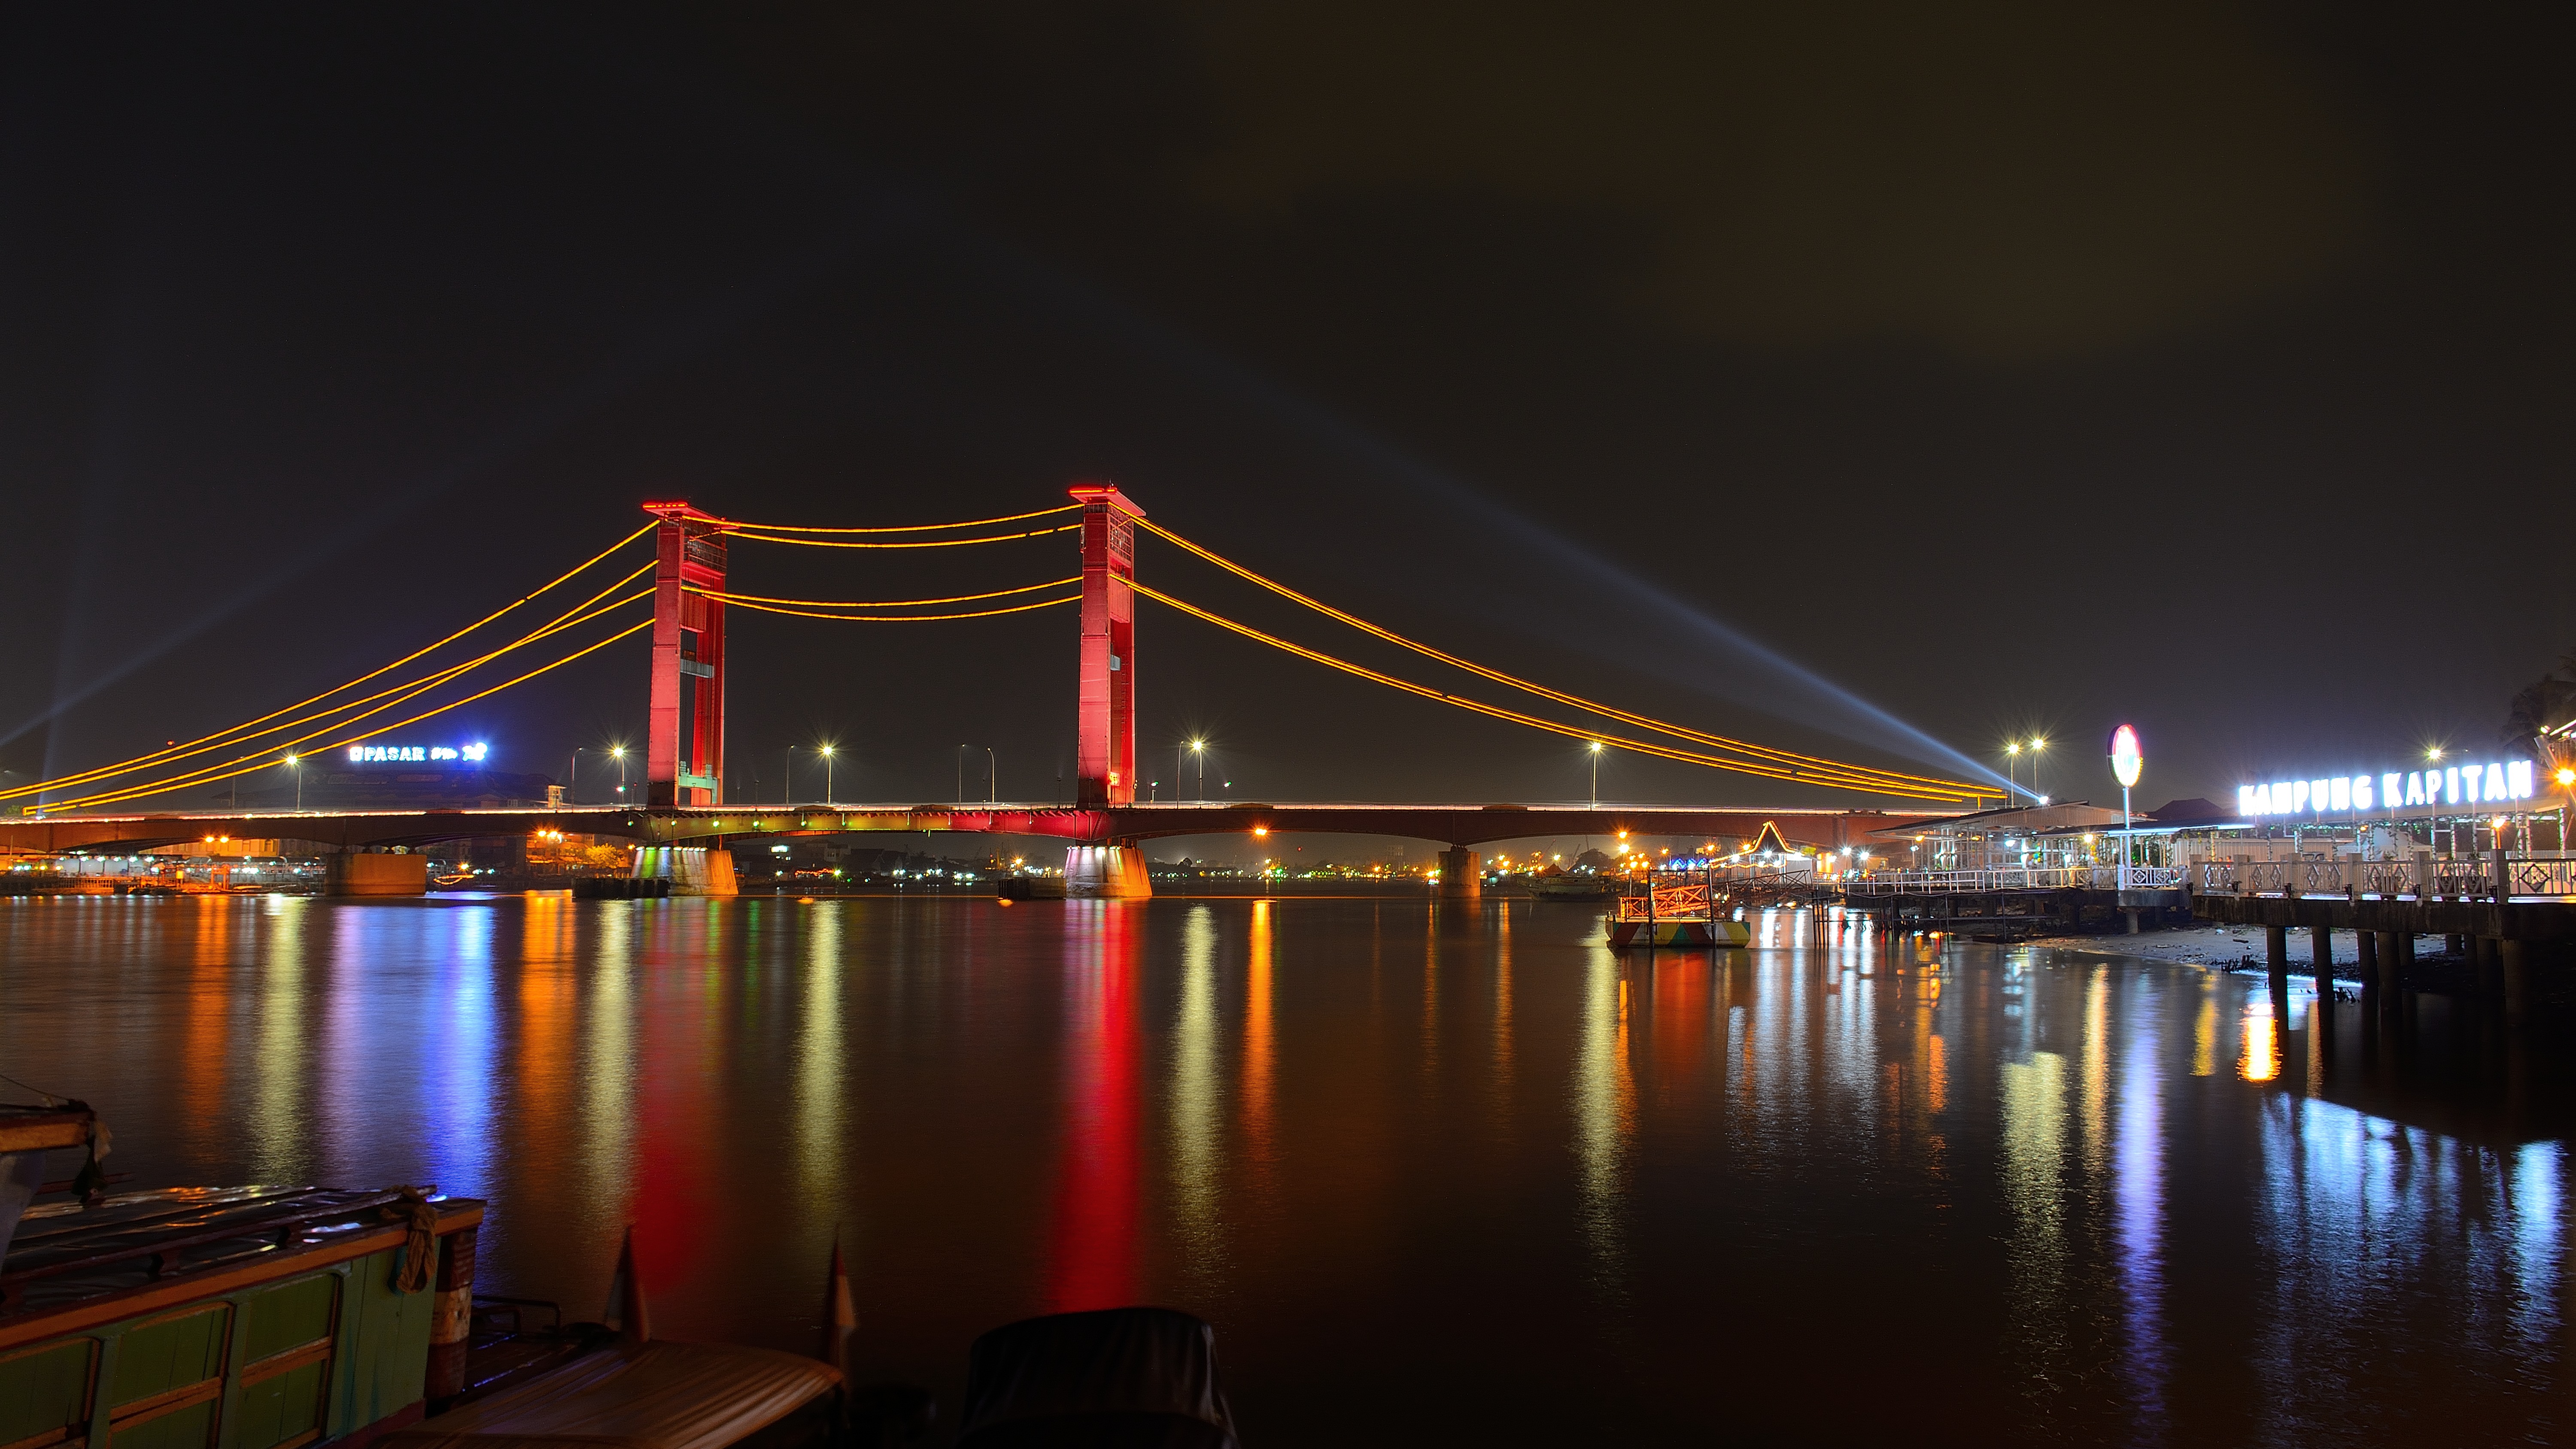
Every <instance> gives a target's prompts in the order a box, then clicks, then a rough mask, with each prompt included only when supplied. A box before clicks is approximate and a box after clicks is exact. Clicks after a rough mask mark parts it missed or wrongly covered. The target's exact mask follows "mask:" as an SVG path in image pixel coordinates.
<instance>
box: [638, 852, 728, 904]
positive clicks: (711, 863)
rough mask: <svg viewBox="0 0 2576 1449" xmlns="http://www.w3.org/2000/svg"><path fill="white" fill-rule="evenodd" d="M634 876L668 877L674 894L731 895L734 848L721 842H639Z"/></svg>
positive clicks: (652, 878) (645, 877) (651, 878)
mask: <svg viewBox="0 0 2576 1449" xmlns="http://www.w3.org/2000/svg"><path fill="white" fill-rule="evenodd" d="M634 875H635V878H636V879H637V880H667V881H669V882H670V883H671V894H673V895H675V896H730V895H739V894H740V893H741V892H740V891H739V889H738V888H737V887H736V886H735V884H734V876H733V852H732V851H730V850H727V849H725V848H724V847H722V846H715V847H712V848H710V847H707V846H703V845H642V846H637V847H636V849H635V869H634Z"/></svg>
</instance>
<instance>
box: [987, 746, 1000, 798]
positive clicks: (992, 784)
mask: <svg viewBox="0 0 2576 1449" xmlns="http://www.w3.org/2000/svg"><path fill="white" fill-rule="evenodd" d="M984 803H985V804H987V805H999V804H1001V803H1002V757H1001V756H999V755H997V754H994V753H993V747H992V746H991V745H986V746H985V747H984Z"/></svg>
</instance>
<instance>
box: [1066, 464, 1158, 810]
mask: <svg viewBox="0 0 2576 1449" xmlns="http://www.w3.org/2000/svg"><path fill="white" fill-rule="evenodd" d="M1068 491H1070V492H1071V493H1072V494H1073V496H1074V497H1075V498H1076V499H1078V500H1080V502H1081V503H1082V505H1083V509H1082V680H1081V684H1080V686H1079V689H1078V693H1077V706H1076V718H1075V725H1074V731H1075V733H1074V739H1075V744H1074V777H1075V780H1076V790H1075V795H1074V799H1075V802H1076V803H1078V804H1081V805H1086V806H1090V805H1129V804H1133V803H1135V799H1136V590H1135V589H1134V588H1133V587H1131V585H1132V584H1133V583H1134V581H1135V578H1136V520H1137V519H1139V518H1142V517H1144V516H1145V511H1144V510H1143V509H1141V508H1138V507H1137V506H1136V505H1135V504H1133V503H1130V502H1128V501H1127V499H1126V498H1125V496H1123V495H1122V494H1120V493H1119V491H1118V489H1117V488H1116V487H1115V486H1114V485H1112V484H1108V483H1077V484H1075V485H1074V486H1073V487H1072V488H1071V489H1070V490H1068Z"/></svg>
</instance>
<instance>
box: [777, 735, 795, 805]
mask: <svg viewBox="0 0 2576 1449" xmlns="http://www.w3.org/2000/svg"><path fill="white" fill-rule="evenodd" d="M778 796H779V799H778V803H779V804H781V805H784V806H787V807H788V808H790V809H793V808H795V805H796V747H795V746H794V745H789V746H788V747H787V778H786V779H785V780H784V781H782V782H781V783H780V784H779V787H778Z"/></svg>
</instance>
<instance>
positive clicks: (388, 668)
mask: <svg viewBox="0 0 2576 1449" xmlns="http://www.w3.org/2000/svg"><path fill="white" fill-rule="evenodd" d="M657 526H658V520H657V521H656V522H655V523H648V524H646V525H644V526H643V527H642V528H639V529H637V530H635V531H634V532H633V533H630V534H628V535H626V536H625V537H624V538H621V539H619V540H618V541H617V542H615V543H613V544H610V545H609V546H608V547H607V548H604V549H602V550H600V551H599V552H598V553H595V554H593V555H591V556H590V557H589V558H587V559H584V560H583V561H582V562H581V563H580V564H578V565H577V566H575V567H574V568H572V569H571V570H569V571H568V572H566V573H564V574H561V575H559V576H557V577H556V578H555V579H554V580H553V581H551V582H549V583H547V584H545V585H544V586H542V587H540V588H538V589H536V590H534V591H532V592H530V593H528V594H525V595H523V596H521V597H520V598H519V599H517V600H516V601H514V602H512V603H508V604H504V605H502V606H501V607H500V608H498V609H495V610H493V611H492V612H491V613H489V614H486V615H484V616H483V617H482V618H480V619H477V620H475V621H474V622H473V623H471V624H468V625H466V626H465V627H464V628H462V629H459V630H457V631H456V632H455V633H453V634H450V635H448V636H447V637H446V638H444V639H441V640H439V641H438V642H437V643H435V644H431V645H428V646H427V647H425V648H420V649H415V650H413V651H412V652H411V653H409V654H406V655H404V656H403V657H402V658H400V659H397V660H395V661H394V662H393V663H391V664H388V665H385V666H384V667H383V668H381V669H374V670H370V671H368V672H367V673H365V674H361V675H359V676H358V677H357V678H355V679H352V680H350V681H348V682H347V683H345V684H340V685H336V686H334V687H332V688H330V689H326V690H324V691H322V692H321V693H320V694H317V695H314V696H312V697H311V698H309V699H302V700H298V701H296V702H295V703H293V704H290V705H288V706H286V707H285V708H284V709H279V710H272V711H270V712H269V713H267V714H264V715H261V716H260V717H259V718H257V719H253V720H245V721H243V722H242V723H240V724H237V725H233V726H230V727H228V728H225V729H220V730H217V731H215V732H214V733H213V734H210V735H200V736H198V737H197V738H196V739H193V740H190V741H188V742H187V743H186V744H184V745H171V746H168V747H167V748H164V749H159V750H155V751H153V752H152V753H150V754H148V755H137V756H135V757H134V758H133V759H130V760H125V761H121V762H119V763H117V764H113V765H101V766H99V767H98V768H96V769H92V770H82V771H79V772H77V773H74V774H70V775H64V776H62V777H60V778H58V779H52V780H39V781H37V782H36V783H35V784H32V785H20V786H17V787H15V788H13V789H8V790H0V800H14V799H17V798H18V797H20V796H23V795H33V794H36V793H38V792H40V791H45V790H58V789H62V788H64V787H66V786H71V785H80V784H86V783H88V782H89V781H92V780H104V779H110V778H113V777H114V776H117V775H129V774H132V773H134V772H135V771H137V770H141V769H147V768H149V767H151V766H153V765H156V764H166V763H168V762H170V761H172V760H184V759H187V758H189V757H191V756H194V755H201V754H205V753H206V752H207V751H209V750H219V749H222V748H223V747H224V746H225V745H226V744H236V743H239V742H240V740H241V739H256V738H257V737H258V736H257V735H243V734H242V731H244V730H247V729H249V728H250V727H251V726H252V725H259V724H266V723H267V722H269V721H270V720H273V719H275V718H277V717H278V716H279V715H282V714H293V713H294V712H295V711H297V710H299V709H302V708H304V707H305V706H307V705H310V704H314V703H317V702H319V701H321V700H325V699H329V698H330V697H331V696H333V695H335V694H339V693H342V692H344V691H346V690H351V689H355V688H357V687H358V686H359V685H361V684H364V683H366V682H367V681H368V680H370V679H374V678H377V677H378V676H380V675H384V674H388V673H391V672H392V671H394V670H397V669H400V668H402V667H403V666H404V665H406V664H409V663H410V662H412V661H413V660H415V659H418V658H420V657H421V656H422V655H424V654H432V653H435V652H437V651H438V650H440V649H443V648H445V647H447V646H448V645H450V644H453V643H455V642H456V641H457V640H459V639H462V638H464V637H465V636H466V635H468V634H471V633H473V632H474V631H475V630H477V629H480V628H482V627H483V626H484V625H486V624H489V623H491V622H492V621H493V620H495V619H498V618H500V617H501V616H502V615H503V614H506V613H509V612H510V611H511V610H512V609H516V608H518V607H519V606H520V605H521V604H525V603H527V602H528V601H529V600H530V599H534V598H536V597H537V596H538V595H540V594H544V593H546V592H548V591H549V590H551V589H554V588H555V587H557V586H558V585H560V584H562V583H563V582H564V581H565V580H567V579H571V578H574V577H576V576H578V575H580V574H582V573H583V572H585V571H587V570H588V569H590V568H591V567H592V566H593V565H595V564H597V563H598V562H599V561H600V560H601V559H604V558H606V557H608V556H609V555H610V554H613V553H615V552H617V551H618V550H619V549H621V548H624V547H626V546H627V545H628V544H630V543H633V542H634V541H635V540H637V539H639V538H642V537H643V536H644V535H645V534H647V533H649V532H651V531H652V530H653V529H654V528H655V527H657ZM651 567H653V565H651V564H646V565H645V566H644V568H645V569H649V568H651ZM642 572H644V569H637V570H636V571H635V573H639V574H640V573H642ZM634 577H635V574H628V575H627V576H626V578H627V579H632V578H634ZM625 581H626V580H625V579H621V580H619V581H618V582H619V583H624V582H625ZM615 587H617V585H616V584H611V585H609V588H612V589H613V588H615ZM602 592H603V593H604V592H606V590H602ZM597 597H598V596H597V595H593V596H592V598H593V599H596V598H597ZM292 727H293V726H282V728H292ZM260 733H261V734H274V733H276V731H274V730H262V731H260ZM201 747H202V748H201Z"/></svg>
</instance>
